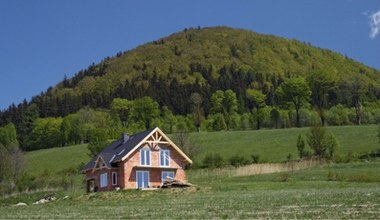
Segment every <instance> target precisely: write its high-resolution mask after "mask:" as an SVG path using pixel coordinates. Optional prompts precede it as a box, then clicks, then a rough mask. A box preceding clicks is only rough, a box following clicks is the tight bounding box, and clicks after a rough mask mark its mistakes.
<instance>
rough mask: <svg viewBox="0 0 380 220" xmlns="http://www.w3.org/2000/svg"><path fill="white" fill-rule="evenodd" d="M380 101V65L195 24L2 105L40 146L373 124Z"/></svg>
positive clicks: (379, 116)
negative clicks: (144, 134) (146, 134)
mask: <svg viewBox="0 0 380 220" xmlns="http://www.w3.org/2000/svg"><path fill="white" fill-rule="evenodd" d="M294 88H298V89H294ZM293 92H294V93H297V94H293ZM302 93H303V94H302ZM287 94H292V95H291V96H289V95H287ZM294 97H296V98H294ZM115 100H116V101H115ZM297 100H299V101H297ZM378 100H380V72H379V70H376V69H373V68H370V67H367V66H365V65H363V64H361V63H359V62H356V61H354V60H352V59H350V58H348V57H345V56H343V55H341V54H338V53H335V52H333V51H330V50H328V49H322V48H318V47H315V46H312V45H310V44H307V43H302V42H300V41H297V40H291V39H286V38H281V37H277V36H272V35H264V34H259V33H255V32H253V31H248V30H242V29H234V28H229V27H210V28H202V29H201V28H197V29H194V28H190V29H185V30H183V31H181V32H178V33H174V34H172V35H170V36H167V37H163V38H161V39H158V40H156V41H153V42H149V43H146V44H144V45H141V46H138V47H137V48H135V49H133V50H130V51H125V52H120V53H118V54H117V55H116V56H114V57H107V58H105V59H104V60H103V61H102V62H100V63H98V64H93V65H91V66H89V67H88V68H87V69H84V70H81V71H79V72H78V73H77V74H75V75H74V76H73V77H71V78H67V77H65V78H64V80H63V81H61V82H59V83H58V84H57V85H56V86H54V87H50V88H49V89H48V90H47V91H45V92H42V93H41V94H40V95H37V96H35V97H33V98H32V100H31V101H29V102H28V101H26V100H25V101H24V102H23V103H20V104H19V105H17V106H16V105H12V106H10V107H9V108H8V109H7V110H5V111H0V127H2V126H4V125H6V124H8V123H10V122H12V123H14V125H15V127H16V129H17V140H18V143H19V145H20V147H21V148H22V149H23V150H36V149H40V148H41V147H44V148H50V147H57V146H68V145H73V144H77V143H87V142H90V141H91V140H90V139H91V134H92V136H98V135H95V134H96V133H97V134H105V135H104V137H102V138H103V139H107V138H108V139H113V138H115V137H118V136H119V135H120V132H121V131H123V130H127V131H128V132H135V131H138V130H144V129H148V128H150V127H154V126H159V127H162V128H163V130H164V131H165V132H166V133H173V131H176V129H177V130H178V129H181V128H182V129H183V128H185V129H187V130H189V131H195V130H199V129H201V130H207V131H220V130H240V129H253V128H257V129H260V128H289V127H308V126H312V125H314V124H316V123H319V122H321V123H322V124H326V125H330V126H331V125H352V124H374V123H379V122H380V103H379V101H378ZM294 102H298V103H294ZM113 104H114V105H113Z"/></svg>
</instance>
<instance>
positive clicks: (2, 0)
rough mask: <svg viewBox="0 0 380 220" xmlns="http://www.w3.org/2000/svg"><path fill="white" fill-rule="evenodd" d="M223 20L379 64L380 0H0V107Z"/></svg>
mask: <svg viewBox="0 0 380 220" xmlns="http://www.w3.org/2000/svg"><path fill="white" fill-rule="evenodd" d="M222 25H223V26H229V27H236V28H243V29H248V30H252V31H255V32H258V33H263V34H273V35H277V36H281V37H286V38H294V39H298V40H300V41H303V42H308V43H311V44H312V45H315V46H318V47H322V48H327V49H330V50H333V51H336V52H339V53H341V54H343V55H347V56H348V57H351V58H353V59H355V60H357V61H359V62H362V63H364V64H366V65H368V66H371V67H374V68H376V69H380V0H308V1H305V0H288V1H285V0H234V1H231V0H229V1H227V0H214V1H211V0H191V1H188V0H183V1H182V0H170V1H169V0H138V1H129V0H112V1H107V0H103V1H100V0H33V1H31V0H24V1H22V0H0V110H1V109H5V108H7V107H8V106H9V105H10V104H12V103H15V104H18V103H20V102H21V101H22V100H23V99H24V98H26V99H27V100H29V99H30V98H31V97H32V96H34V95H38V94H40V92H41V91H45V90H46V89H47V88H48V87H49V86H55V85H56V84H57V83H58V82H59V81H61V80H62V79H63V78H64V76H65V75H66V76H68V77H71V76H73V75H74V74H75V73H77V72H78V71H79V70H81V69H85V68H87V67H88V66H89V65H90V64H91V63H93V62H94V63H98V62H99V61H101V60H102V59H103V58H105V57H107V56H113V55H115V54H116V53H117V52H119V51H125V50H129V49H133V48H135V47H136V46H138V45H141V44H144V43H146V42H149V41H153V40H156V39H158V38H161V37H164V36H167V35H169V34H172V33H174V32H178V31H182V30H183V29H184V28H188V27H198V26H200V27H210V26H222Z"/></svg>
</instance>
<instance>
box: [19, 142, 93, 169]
mask: <svg viewBox="0 0 380 220" xmlns="http://www.w3.org/2000/svg"><path fill="white" fill-rule="evenodd" d="M86 146H87V145H77V146H70V147H60V148H50V149H43V150H37V151H31V152H27V153H26V154H25V159H26V162H27V171H28V172H29V173H31V174H37V175H38V174H41V173H42V172H44V171H49V172H51V173H56V172H59V171H61V170H63V169H66V168H68V167H73V166H75V167H78V166H79V165H80V164H81V163H87V162H88V161H89V159H90V157H89V156H88V150H87V147H86Z"/></svg>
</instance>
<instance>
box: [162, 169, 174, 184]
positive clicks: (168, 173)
mask: <svg viewBox="0 0 380 220" xmlns="http://www.w3.org/2000/svg"><path fill="white" fill-rule="evenodd" d="M168 177H170V178H174V172H173V171H162V173H161V181H162V183H163V182H164V181H165V180H166V179H167V178H168Z"/></svg>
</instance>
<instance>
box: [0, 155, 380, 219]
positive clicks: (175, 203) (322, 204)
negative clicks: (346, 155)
mask: <svg viewBox="0 0 380 220" xmlns="http://www.w3.org/2000/svg"><path fill="white" fill-rule="evenodd" d="M379 166H380V161H371V162H351V163H348V164H331V165H325V166H321V167H314V168H311V169H306V170H300V171H294V172H283V173H275V174H262V175H255V176H242V177H233V176H223V175H220V176H215V175H212V172H214V171H215V172H216V170H210V172H209V173H210V175H212V177H207V176H204V175H198V172H199V171H198V170H191V171H190V172H189V180H190V181H191V182H193V183H195V184H197V186H196V187H194V188H187V189H171V190H170V189H167V190H156V191H138V190H127V191H119V192H105V193H92V194H84V193H81V192H78V191H53V192H46V191H44V192H36V193H31V194H19V195H15V196H11V197H8V198H1V199H0V204H2V205H1V206H0V218H1V219H7V218H48V219H78V218H91V219H97V218H106V219H119V218H123V219H126V218H127V219H130V218H139V219H141V218H143V219H145V218H155V219H157V218H159V219H161V218H185V219H188V218H195V219H199V218H201V219H205V218H207V219H210V218H293V219H295V218H302V219H304V218H322V219H330V218H333V219H336V218H349V219H357V218H362V219H368V218H372V219H373V218H378V216H379V214H380V173H379V172H378V167H379ZM331 173H334V175H336V176H339V178H338V179H334V178H335V177H332V176H331ZM285 177H286V178H285ZM46 195H54V196H55V197H57V200H55V201H53V202H50V203H47V204H40V205H31V203H32V202H33V201H36V200H38V199H40V198H42V197H43V196H46ZM64 196H69V197H68V198H67V199H63V198H64ZM18 202H25V203H27V204H28V206H18V207H15V206H12V205H11V204H16V203H18Z"/></svg>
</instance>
